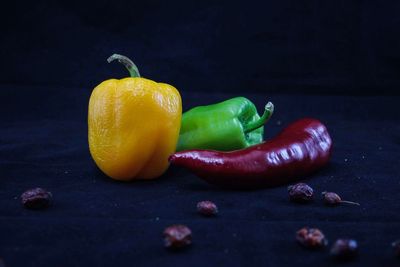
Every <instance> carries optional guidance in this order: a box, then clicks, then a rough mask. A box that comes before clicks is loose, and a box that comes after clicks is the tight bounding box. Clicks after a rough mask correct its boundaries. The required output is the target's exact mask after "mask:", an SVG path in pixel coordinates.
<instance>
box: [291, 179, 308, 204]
mask: <svg viewBox="0 0 400 267" xmlns="http://www.w3.org/2000/svg"><path fill="white" fill-rule="evenodd" d="M288 192H289V199H290V201H293V202H299V203H306V202H310V201H312V200H313V197H314V190H313V189H312V188H311V187H310V186H309V185H307V184H305V183H298V184H295V185H290V186H288Z"/></svg>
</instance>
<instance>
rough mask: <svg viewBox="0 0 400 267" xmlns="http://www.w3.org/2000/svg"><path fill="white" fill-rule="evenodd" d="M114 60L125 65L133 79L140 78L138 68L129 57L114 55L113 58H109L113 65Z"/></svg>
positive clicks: (108, 60)
mask: <svg viewBox="0 0 400 267" xmlns="http://www.w3.org/2000/svg"><path fill="white" fill-rule="evenodd" d="M114 60H118V62H119V63H121V64H123V65H124V66H125V68H126V69H127V70H128V71H129V74H130V75H131V77H140V73H139V69H138V67H137V66H136V65H135V63H133V62H132V60H130V59H129V58H128V57H126V56H123V55H119V54H113V55H112V56H111V57H109V58H107V62H108V63H111V62H113V61H114Z"/></svg>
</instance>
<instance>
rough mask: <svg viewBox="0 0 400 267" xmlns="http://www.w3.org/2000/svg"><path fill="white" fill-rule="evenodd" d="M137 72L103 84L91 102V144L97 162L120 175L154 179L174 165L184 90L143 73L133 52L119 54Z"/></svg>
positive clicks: (107, 171) (121, 177)
mask: <svg viewBox="0 0 400 267" xmlns="http://www.w3.org/2000/svg"><path fill="white" fill-rule="evenodd" d="M113 60H118V61H119V62H120V63H122V64H123V65H125V67H126V68H127V69H128V71H129V73H130V74H131V77H129V78H124V79H121V80H117V79H109V80H107V81H104V82H102V83H101V84H99V85H98V86H97V87H96V88H95V89H94V90H93V92H92V95H91V96H90V101H89V113H88V130H89V131H88V138H89V148H90V153H91V155H92V157H93V160H94V161H95V162H96V164H97V166H98V167H99V168H100V169H101V170H102V171H103V172H104V173H105V174H107V175H108V176H110V177H111V178H113V179H116V180H123V181H128V180H133V179H153V178H156V177H158V176H160V175H161V174H163V173H164V171H165V170H166V169H167V168H168V166H169V163H168V156H169V155H170V154H172V153H173V152H174V151H175V148H176V143H177V141H178V136H179V128H180V124H181V115H182V101H181V96H180V94H179V92H178V90H177V89H176V88H175V87H173V86H171V85H168V84H165V83H157V82H154V81H152V80H149V79H145V78H142V77H140V74H139V71H138V69H137V67H136V65H135V64H134V63H133V62H132V61H131V60H130V59H129V58H127V57H125V56H121V55H117V54H114V55H112V56H111V57H110V58H109V59H108V62H111V61H113Z"/></svg>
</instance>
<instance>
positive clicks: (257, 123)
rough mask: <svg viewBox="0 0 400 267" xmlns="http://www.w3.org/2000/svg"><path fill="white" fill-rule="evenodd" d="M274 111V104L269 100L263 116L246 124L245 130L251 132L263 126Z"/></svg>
mask: <svg viewBox="0 0 400 267" xmlns="http://www.w3.org/2000/svg"><path fill="white" fill-rule="evenodd" d="M272 113H274V104H272V103H271V102H268V103H267V104H266V105H265V110H264V114H263V115H262V116H261V118H259V119H258V120H256V121H253V122H250V123H249V124H247V125H246V126H244V132H245V133H249V132H252V131H254V130H255V129H258V128H260V127H261V126H263V125H264V124H265V123H266V122H267V121H268V120H269V119H270V118H271V116H272Z"/></svg>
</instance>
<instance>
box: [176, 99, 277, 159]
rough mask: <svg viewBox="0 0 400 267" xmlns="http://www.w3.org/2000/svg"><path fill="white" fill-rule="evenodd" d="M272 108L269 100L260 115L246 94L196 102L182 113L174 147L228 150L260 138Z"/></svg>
mask: <svg viewBox="0 0 400 267" xmlns="http://www.w3.org/2000/svg"><path fill="white" fill-rule="evenodd" d="M273 111H274V105H273V104H272V103H271V102H268V103H267V104H266V105H265V110H264V114H263V115H262V116H261V117H260V116H259V115H258V113H257V109H256V107H255V105H254V104H253V103H252V102H251V101H250V100H249V99H247V98H245V97H235V98H232V99H229V100H226V101H223V102H220V103H217V104H213V105H208V106H199V107H195V108H192V109H190V110H189V111H187V112H185V113H184V114H183V115H182V124H181V130H180V134H179V140H178V145H177V149H176V150H177V151H182V150H188V149H213V150H220V151H230V150H236V149H242V148H246V147H249V146H252V145H256V144H259V143H261V142H262V141H263V135H264V127H263V126H264V124H265V123H266V122H267V121H268V120H269V118H270V117H271V115H272V113H273Z"/></svg>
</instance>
